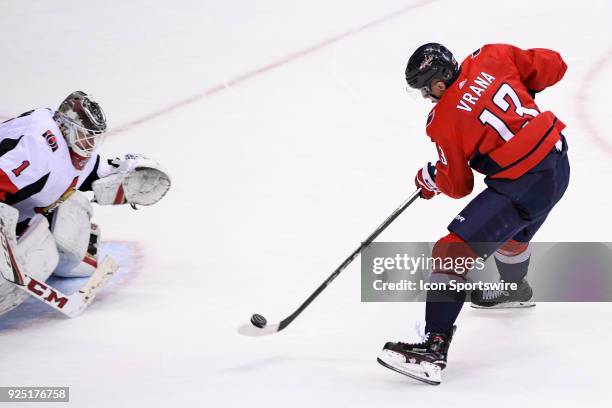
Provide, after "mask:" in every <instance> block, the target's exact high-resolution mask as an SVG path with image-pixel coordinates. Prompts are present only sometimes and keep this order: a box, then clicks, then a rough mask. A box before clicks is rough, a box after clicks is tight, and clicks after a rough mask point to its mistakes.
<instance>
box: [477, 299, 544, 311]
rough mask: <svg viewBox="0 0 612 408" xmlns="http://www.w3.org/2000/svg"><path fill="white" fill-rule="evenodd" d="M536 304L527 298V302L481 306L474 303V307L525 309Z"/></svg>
mask: <svg viewBox="0 0 612 408" xmlns="http://www.w3.org/2000/svg"><path fill="white" fill-rule="evenodd" d="M535 305H536V303H535V302H533V301H531V300H527V301H525V302H504V303H500V304H498V305H495V306H480V305H477V304H475V303H472V307H473V308H474V309H525V308H528V307H534V306H535Z"/></svg>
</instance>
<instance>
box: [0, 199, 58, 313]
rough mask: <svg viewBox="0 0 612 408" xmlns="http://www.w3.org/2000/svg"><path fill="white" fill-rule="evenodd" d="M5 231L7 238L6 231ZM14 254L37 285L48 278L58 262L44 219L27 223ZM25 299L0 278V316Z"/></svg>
mask: <svg viewBox="0 0 612 408" xmlns="http://www.w3.org/2000/svg"><path fill="white" fill-rule="evenodd" d="M0 211H1V210H0ZM5 231H6V232H7V235H9V234H8V228H7V229H6V230H5ZM13 231H14V229H13ZM9 239H10V238H9ZM13 242H14V241H13ZM15 253H16V254H15V255H16V257H17V260H18V261H19V263H20V265H21V266H22V268H23V269H24V270H25V271H26V272H27V273H28V274H30V276H32V277H34V278H36V279H38V280H40V281H41V282H44V281H45V280H46V279H47V278H48V277H49V276H51V274H52V273H53V270H54V269H55V267H56V266H57V263H58V261H59V253H58V251H57V247H56V246H55V239H54V238H53V236H52V235H51V231H49V223H48V222H47V219H46V218H45V217H43V216H42V215H40V214H37V215H35V216H34V217H33V218H32V219H31V220H30V222H29V223H28V227H27V228H26V230H25V231H24V232H23V233H22V234H21V236H20V237H19V240H18V241H17V245H16V247H15ZM27 297H28V294H27V293H25V292H23V291H21V290H19V289H18V288H16V287H15V286H14V285H12V284H11V283H10V282H7V281H5V280H4V279H1V278H0V315H1V314H3V313H6V312H8V311H9V310H11V309H13V308H14V307H16V306H18V305H19V304H21V303H22V302H23V301H24V300H26V299H27Z"/></svg>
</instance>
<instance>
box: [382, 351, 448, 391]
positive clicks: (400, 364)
mask: <svg viewBox="0 0 612 408" xmlns="http://www.w3.org/2000/svg"><path fill="white" fill-rule="evenodd" d="M376 360H377V361H378V362H379V363H380V365H382V366H383V367H386V368H388V369H390V370H393V371H395V372H398V373H400V374H403V375H405V376H407V377H410V378H412V379H415V380H418V381H422V382H424V383H426V384H430V385H440V382H441V381H442V370H441V369H440V367H438V366H437V365H435V364H432V363H427V362H424V361H423V362H421V363H420V364H411V363H406V362H405V361H406V359H405V357H404V356H403V355H401V354H399V353H396V352H394V351H391V350H383V351H382V352H381V353H380V355H379V356H378V358H377V359H376Z"/></svg>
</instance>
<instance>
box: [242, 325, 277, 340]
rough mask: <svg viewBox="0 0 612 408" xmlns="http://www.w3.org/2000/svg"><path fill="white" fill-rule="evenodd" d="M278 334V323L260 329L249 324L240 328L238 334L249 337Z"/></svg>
mask: <svg viewBox="0 0 612 408" xmlns="http://www.w3.org/2000/svg"><path fill="white" fill-rule="evenodd" d="M277 332H278V323H276V324H269V325H267V326H266V327H263V328H259V327H255V326H253V324H252V323H251V322H249V323H244V324H243V325H241V326H240V327H239V328H238V333H240V334H242V335H243V336H249V337H258V336H266V335H268V334H273V333H277Z"/></svg>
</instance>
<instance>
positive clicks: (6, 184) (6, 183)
mask: <svg viewBox="0 0 612 408" xmlns="http://www.w3.org/2000/svg"><path fill="white" fill-rule="evenodd" d="M17 190H19V189H18V188H17V186H16V185H15V184H13V182H12V181H11V179H10V178H9V176H7V175H6V173H5V172H4V170H2V169H0V201H5V200H6V195H7V194H15V193H16V192H17Z"/></svg>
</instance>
